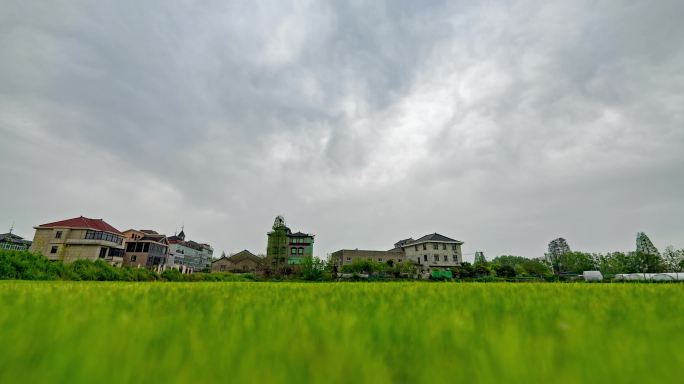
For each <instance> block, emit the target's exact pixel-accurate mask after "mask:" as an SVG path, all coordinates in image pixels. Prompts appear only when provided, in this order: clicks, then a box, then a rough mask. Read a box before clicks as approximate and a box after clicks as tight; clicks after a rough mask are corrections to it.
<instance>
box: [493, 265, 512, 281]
mask: <svg viewBox="0 0 684 384" xmlns="http://www.w3.org/2000/svg"><path fill="white" fill-rule="evenodd" d="M496 275H497V276H499V277H503V278H511V277H515V276H516V273H515V268H513V267H512V266H510V265H508V264H504V265H499V266H497V268H496Z"/></svg>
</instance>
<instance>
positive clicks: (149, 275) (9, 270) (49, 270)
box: [0, 250, 254, 281]
mask: <svg viewBox="0 0 684 384" xmlns="http://www.w3.org/2000/svg"><path fill="white" fill-rule="evenodd" d="M253 278H254V275H252V274H241V275H234V274H230V273H193V274H190V275H188V274H182V273H180V272H179V271H177V270H175V269H174V270H167V271H164V272H163V273H161V274H158V273H155V272H153V271H151V270H149V269H146V268H129V267H122V268H116V267H113V266H111V265H109V264H108V263H107V262H105V261H103V260H96V261H90V260H78V261H75V262H73V263H62V262H57V261H50V260H48V259H47V258H45V257H43V256H42V255H39V254H35V253H31V252H27V251H5V250H0V280H73V281H79V280H83V281H158V280H162V281H247V280H250V279H253Z"/></svg>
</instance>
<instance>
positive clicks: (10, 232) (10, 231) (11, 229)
mask: <svg viewBox="0 0 684 384" xmlns="http://www.w3.org/2000/svg"><path fill="white" fill-rule="evenodd" d="M12 231H14V221H13V222H12V225H11V226H10V230H9V235H10V239H11V238H12Z"/></svg>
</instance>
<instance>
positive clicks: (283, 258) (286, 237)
mask: <svg viewBox="0 0 684 384" xmlns="http://www.w3.org/2000/svg"><path fill="white" fill-rule="evenodd" d="M272 229H273V230H272V231H271V232H268V234H267V235H268V245H267V247H266V256H267V258H268V259H269V260H270V262H271V263H272V264H274V265H275V266H282V265H298V264H301V263H302V261H303V259H304V258H305V257H313V243H314V235H311V234H308V233H303V232H296V233H292V231H291V230H290V228H288V227H287V225H285V218H283V217H282V216H277V217H276V218H275V221H274V222H273V228H272Z"/></svg>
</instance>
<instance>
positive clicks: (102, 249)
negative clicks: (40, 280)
mask: <svg viewBox="0 0 684 384" xmlns="http://www.w3.org/2000/svg"><path fill="white" fill-rule="evenodd" d="M34 228H35V230H36V234H35V236H34V238H33V243H32V244H31V247H30V248H29V250H30V251H32V252H39V253H41V254H43V255H44V256H45V257H47V258H48V259H50V260H61V261H64V262H73V261H76V260H97V259H102V260H106V261H108V262H109V263H111V264H112V265H115V266H121V265H122V263H123V255H124V247H123V234H122V233H121V232H119V230H118V229H116V228H114V227H112V226H111V225H109V224H108V223H106V222H105V221H104V220H102V219H89V218H87V217H83V216H80V217H75V218H73V219H68V220H62V221H56V222H53V223H47V224H42V225H39V226H37V227H34Z"/></svg>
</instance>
